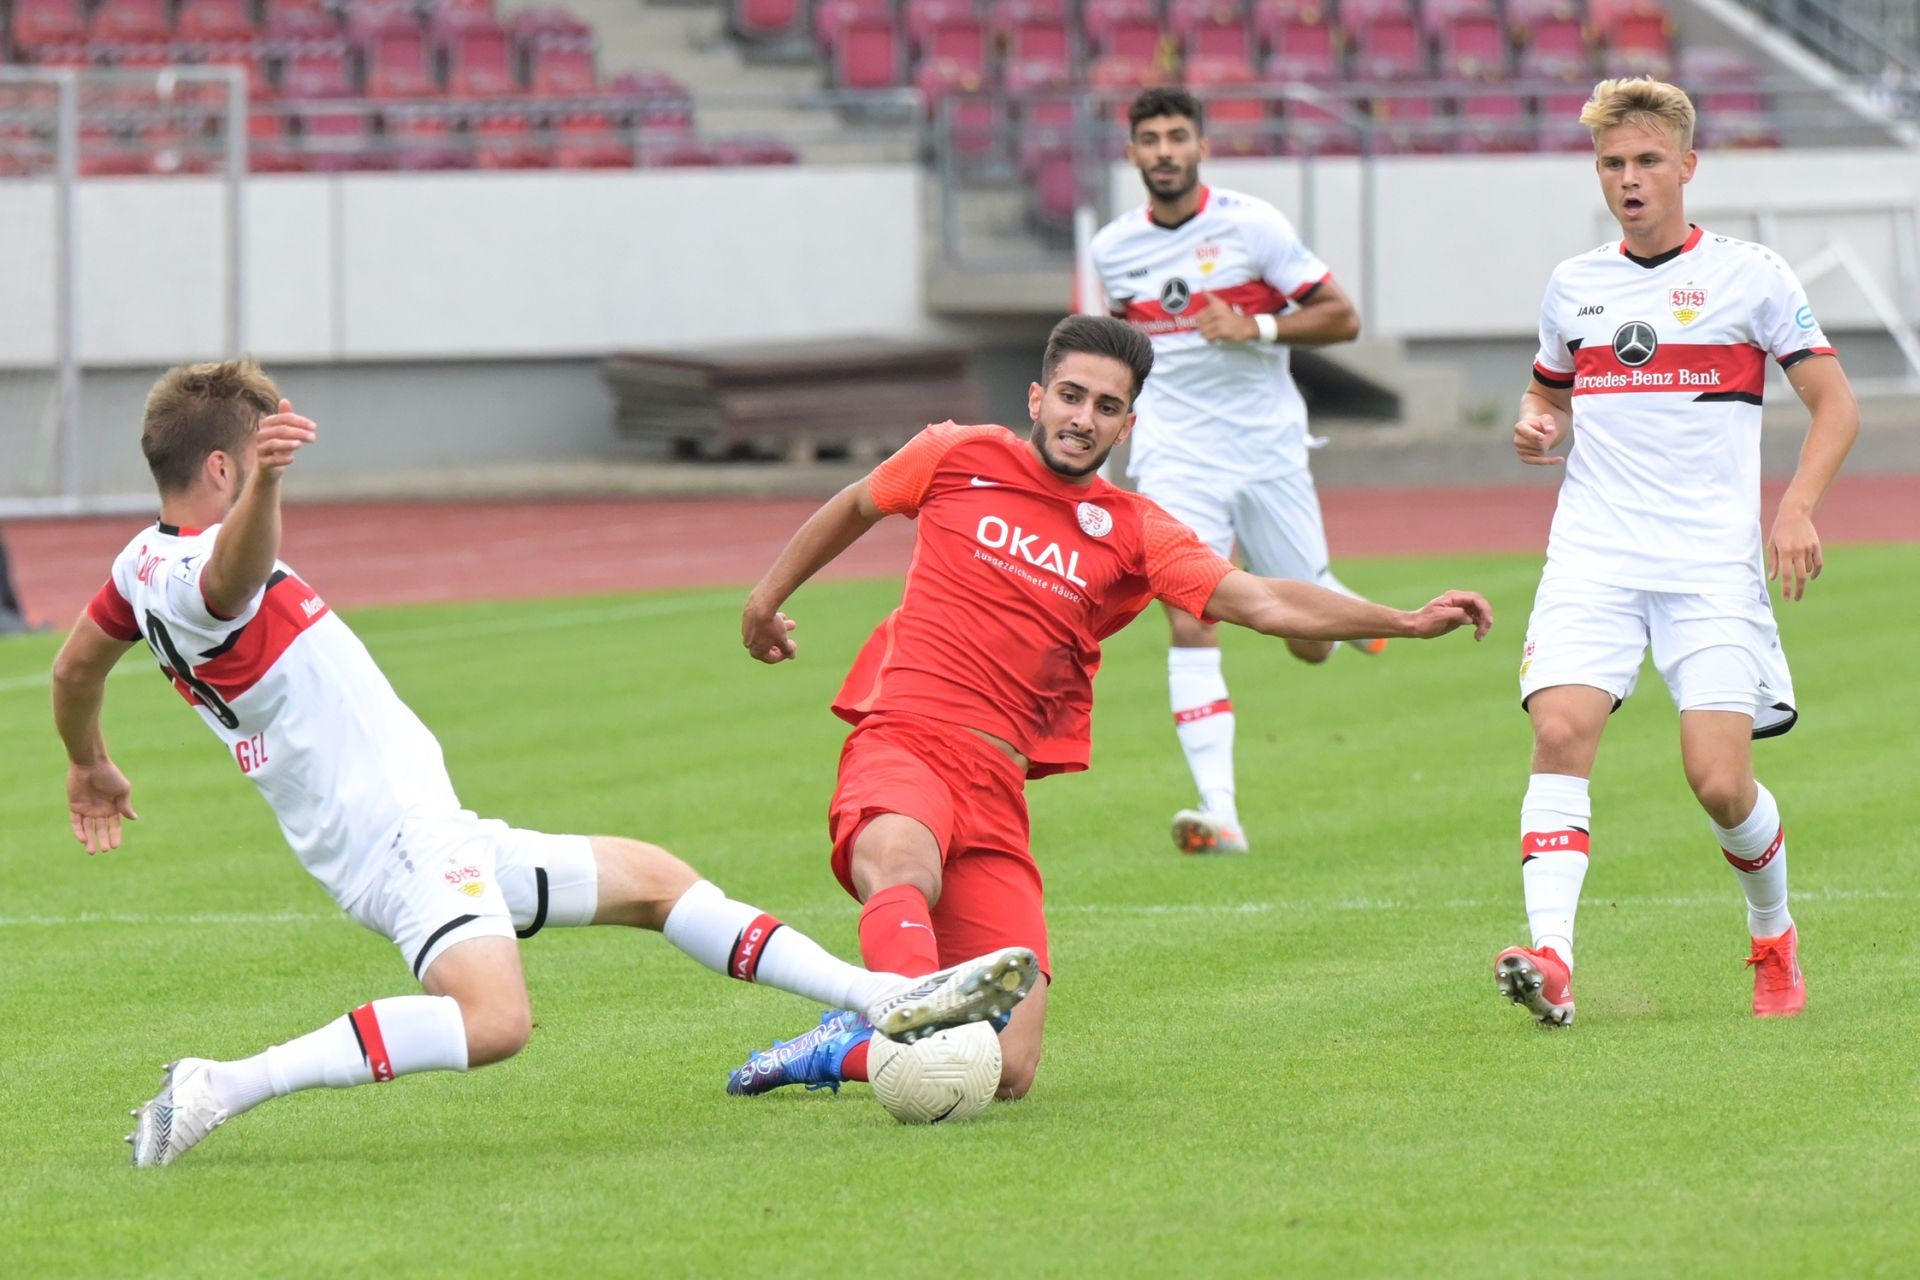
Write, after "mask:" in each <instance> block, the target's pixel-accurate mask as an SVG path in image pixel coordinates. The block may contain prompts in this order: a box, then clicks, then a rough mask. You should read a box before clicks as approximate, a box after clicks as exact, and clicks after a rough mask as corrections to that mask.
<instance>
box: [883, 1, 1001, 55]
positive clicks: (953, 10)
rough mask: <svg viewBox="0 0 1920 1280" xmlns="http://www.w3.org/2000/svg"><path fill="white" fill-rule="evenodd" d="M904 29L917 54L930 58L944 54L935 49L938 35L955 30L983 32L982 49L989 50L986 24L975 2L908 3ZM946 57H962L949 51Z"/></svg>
mask: <svg viewBox="0 0 1920 1280" xmlns="http://www.w3.org/2000/svg"><path fill="white" fill-rule="evenodd" d="M900 19H901V30H902V31H904V32H905V33H906V37H907V45H908V47H909V48H910V49H912V50H913V52H914V53H915V54H916V55H919V56H923V57H924V56H926V55H928V54H938V53H942V52H943V51H941V50H937V49H935V48H934V47H933V46H934V44H935V33H937V32H940V31H945V30H949V29H952V28H973V29H977V30H979V31H980V33H981V40H982V46H981V47H982V50H983V51H984V49H985V43H984V42H985V38H986V23H985V21H984V20H983V19H982V18H981V16H980V10H979V9H978V8H977V7H976V6H975V5H974V2H973V0H907V3H906V6H905V7H904V8H903V9H902V10H901V14H900ZM944 56H948V57H954V56H958V55H955V54H953V53H950V52H947V53H945V54H944Z"/></svg>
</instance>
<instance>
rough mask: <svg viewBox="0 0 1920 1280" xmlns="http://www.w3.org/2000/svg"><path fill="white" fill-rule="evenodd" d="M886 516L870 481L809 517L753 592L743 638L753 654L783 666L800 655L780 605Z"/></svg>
mask: <svg viewBox="0 0 1920 1280" xmlns="http://www.w3.org/2000/svg"><path fill="white" fill-rule="evenodd" d="M883 514H884V513H883V512H881V510H880V508H879V507H878V506H876V505H875V504H874V501H873V493H872V490H871V489H870V488H869V487H868V485H867V482H866V480H865V479H861V480H858V481H855V482H854V483H853V484H850V485H848V486H847V487H846V488H844V489H842V490H841V491H840V492H839V493H837V494H835V495H834V496H833V497H831V498H829V499H827V501H826V502H825V503H824V504H822V505H821V507H820V509H819V510H818V511H815V512H814V513H813V514H812V515H810V516H808V517H807V522H806V523H805V524H803V525H801V526H800V528H799V529H798V530H797V531H796V532H795V533H794V535H793V537H792V538H790V539H788V541H787V545H786V546H785V547H783V548H782V549H781V551H780V554H779V555H778V556H776V557H775V558H774V561H773V564H772V566H771V567H769V568H768V569H767V571H766V573H765V574H763V575H762V576H761V578H760V581H759V582H757V583H755V584H754V587H753V590H752V591H750V592H748V593H747V605H746V609H745V610H744V611H743V612H742V614H741V617H740V638H741V642H742V643H743V644H744V645H745V646H746V648H747V652H749V653H751V654H752V655H753V656H754V657H755V658H758V659H759V660H760V661H762V662H779V661H781V660H782V659H783V658H791V657H793V656H794V653H795V650H794V645H793V641H792V639H791V638H790V637H789V635H788V633H789V632H791V631H792V630H793V624H792V622H791V621H790V620H788V619H787V618H786V616H785V615H784V614H782V613H781V612H780V606H782V605H784V604H785V603H786V602H787V599H788V598H789V597H790V596H792V595H793V593H794V592H796V591H798V590H799V589H800V586H801V584H802V583H804V582H806V581H807V579H809V578H811V577H813V575H814V574H816V573H818V572H820V570H822V569H824V568H826V567H827V566H828V565H829V564H832V563H833V561H834V560H835V559H836V558H837V557H838V556H839V555H840V553H841V552H843V551H845V550H846V549H847V548H848V547H850V546H852V545H853V544H854V543H855V542H858V541H859V540H860V536H861V535H862V534H864V533H865V532H866V531H867V530H869V529H871V528H873V526H874V525H875V524H877V523H879V521H880V518H881V516H882V515H883Z"/></svg>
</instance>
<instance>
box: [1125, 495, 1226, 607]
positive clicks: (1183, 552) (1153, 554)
mask: <svg viewBox="0 0 1920 1280" xmlns="http://www.w3.org/2000/svg"><path fill="white" fill-rule="evenodd" d="M1142 506H1143V508H1144V509H1143V512H1142V524H1143V526H1144V530H1143V531H1144V533H1145V535H1146V547H1147V582H1148V584H1149V585H1150V586H1151V587H1152V588H1153V594H1154V595H1155V596H1156V597H1157V598H1159V599H1161V600H1164V601H1166V602H1167V603H1168V604H1170V605H1173V606H1174V607H1175V608H1177V609H1184V610H1186V611H1187V612H1188V613H1190V614H1192V615H1193V616H1194V617H1196V618H1204V617H1206V615H1207V601H1209V600H1211V599H1212V598H1213V593H1214V592H1215V591H1216V590H1218V589H1219V587H1220V582H1221V580H1222V579H1224V578H1225V577H1226V576H1227V575H1228V574H1230V573H1232V572H1233V565H1232V564H1230V563H1229V562H1228V561H1226V560H1225V559H1223V558H1222V557H1221V556H1220V555H1219V554H1218V553H1216V552H1215V551H1214V549H1213V548H1212V547H1209V546H1208V545H1207V544H1206V543H1204V542H1202V541H1200V535H1199V534H1197V533H1195V532H1194V531H1193V530H1191V529H1189V528H1187V526H1186V525H1184V524H1181V523H1180V522H1179V521H1178V520H1175V519H1174V518H1173V517H1172V516H1170V515H1168V514H1167V513H1166V512H1165V511H1162V510H1161V509H1160V508H1159V507H1158V506H1156V505H1154V504H1153V503H1151V502H1146V503H1143V504H1142Z"/></svg>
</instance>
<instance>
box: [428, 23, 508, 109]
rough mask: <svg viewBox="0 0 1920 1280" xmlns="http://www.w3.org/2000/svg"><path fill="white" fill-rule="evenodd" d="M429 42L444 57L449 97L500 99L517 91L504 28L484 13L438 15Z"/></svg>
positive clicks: (429, 33)
mask: <svg viewBox="0 0 1920 1280" xmlns="http://www.w3.org/2000/svg"><path fill="white" fill-rule="evenodd" d="M428 40H429V42H430V43H432V44H434V45H436V46H437V47H438V48H440V49H441V50H442V52H443V54H444V56H445V58H446V64H447V92H448V93H449V94H452V95H453V96H455V97H461V98H499V97H511V96H512V95H513V94H515V93H517V92H518V91H519V88H520V84H519V79H518V77H517V76H515V74H514V65H513V49H512V45H511V43H510V42H509V40H508V37H507V29H506V28H505V27H503V26H501V25H500V24H499V23H498V22H497V21H495V20H494V19H493V18H491V17H489V16H487V15H486V14H483V13H479V12H475V11H465V10H455V11H453V12H451V13H449V12H441V13H438V14H436V15H435V16H434V20H433V25H432V27H431V28H429V31H428Z"/></svg>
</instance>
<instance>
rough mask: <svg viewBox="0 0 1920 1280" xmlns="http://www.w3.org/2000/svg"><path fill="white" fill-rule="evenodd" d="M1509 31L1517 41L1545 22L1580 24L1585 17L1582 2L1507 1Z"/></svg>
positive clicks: (1551, 0)
mask: <svg viewBox="0 0 1920 1280" xmlns="http://www.w3.org/2000/svg"><path fill="white" fill-rule="evenodd" d="M1506 15H1507V29H1508V30H1510V31H1512V32H1513V33H1514V35H1515V38H1517V39H1525V38H1526V35H1527V33H1528V32H1530V31H1532V30H1533V29H1534V28H1535V27H1538V26H1539V25H1540V24H1541V23H1544V22H1572V23H1575V24H1578V23H1579V21H1580V19H1581V17H1582V16H1583V10H1582V7H1581V3H1580V0H1506Z"/></svg>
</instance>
